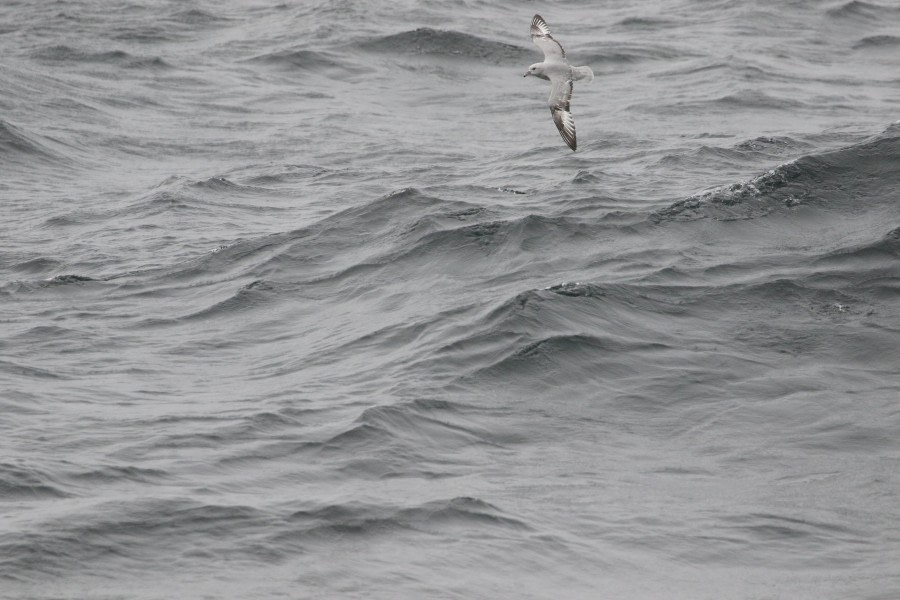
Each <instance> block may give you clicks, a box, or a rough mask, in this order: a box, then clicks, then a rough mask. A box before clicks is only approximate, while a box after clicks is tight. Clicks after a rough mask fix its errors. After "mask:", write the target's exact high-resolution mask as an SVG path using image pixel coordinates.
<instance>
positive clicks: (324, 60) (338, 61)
mask: <svg viewBox="0 0 900 600" xmlns="http://www.w3.org/2000/svg"><path fill="white" fill-rule="evenodd" d="M247 62H253V63H260V64H265V65H271V66H275V67H280V68H283V69H291V70H301V71H311V72H316V71H330V70H333V69H343V70H346V71H355V72H362V71H363V69H362V68H361V67H359V66H357V65H354V64H352V63H350V62H349V60H348V59H347V58H346V57H343V56H341V55H339V54H337V53H335V52H321V51H320V52H316V51H313V50H277V51H274V52H267V53H265V54H260V55H258V56H254V57H252V58H249V59H247Z"/></svg>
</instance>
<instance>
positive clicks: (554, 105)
mask: <svg viewBox="0 0 900 600" xmlns="http://www.w3.org/2000/svg"><path fill="white" fill-rule="evenodd" d="M571 99H572V80H571V79H566V80H562V79H558V80H555V81H553V87H552V88H550V100H549V102H550V114H551V115H553V122H554V123H556V128H557V129H559V135H561V136H562V139H563V140H565V142H566V144H568V146H569V148H571V149H572V150H575V148H576V146H577V145H578V143H577V141H576V140H575V120H574V119H573V118H572V113H571V112H569V101H570V100H571Z"/></svg>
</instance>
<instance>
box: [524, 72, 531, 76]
mask: <svg viewBox="0 0 900 600" xmlns="http://www.w3.org/2000/svg"><path fill="white" fill-rule="evenodd" d="M529 75H531V71H525V74H524V75H522V77H528V76H529Z"/></svg>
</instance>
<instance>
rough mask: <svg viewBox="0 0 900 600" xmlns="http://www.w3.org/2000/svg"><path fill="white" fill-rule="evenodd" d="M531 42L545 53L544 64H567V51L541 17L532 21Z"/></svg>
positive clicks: (536, 17) (537, 16)
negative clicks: (551, 33) (554, 37)
mask: <svg viewBox="0 0 900 600" xmlns="http://www.w3.org/2000/svg"><path fill="white" fill-rule="evenodd" d="M531 41H532V42H534V44H535V45H536V46H537V47H538V48H540V49H541V52H543V53H544V62H565V60H566V51H565V50H563V47H562V46H561V45H560V44H559V42H557V41H556V40H555V39H553V36H552V35H550V27H548V26H547V22H546V21H544V19H543V18H542V17H541V15H534V18H533V19H532V20H531Z"/></svg>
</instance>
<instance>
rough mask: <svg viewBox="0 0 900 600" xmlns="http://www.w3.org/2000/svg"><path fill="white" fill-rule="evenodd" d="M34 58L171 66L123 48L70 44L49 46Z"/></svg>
mask: <svg viewBox="0 0 900 600" xmlns="http://www.w3.org/2000/svg"><path fill="white" fill-rule="evenodd" d="M33 56H34V58H36V59H38V60H41V61H45V62H53V63H62V62H75V63H99V64H109V65H115V66H118V67H122V68H127V69H169V68H171V67H172V65H170V64H169V63H167V62H166V61H165V60H163V59H162V58H160V57H159V56H134V55H132V54H129V53H128V52H125V51H124V50H110V51H106V52H90V51H86V50H80V49H77V48H72V47H71V46H64V45H58V46H49V47H47V48H43V49H42V50H39V51H37V52H35V53H34V54H33Z"/></svg>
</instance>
